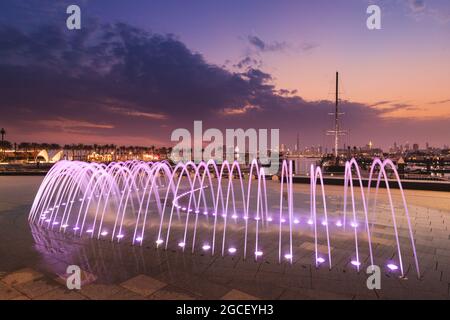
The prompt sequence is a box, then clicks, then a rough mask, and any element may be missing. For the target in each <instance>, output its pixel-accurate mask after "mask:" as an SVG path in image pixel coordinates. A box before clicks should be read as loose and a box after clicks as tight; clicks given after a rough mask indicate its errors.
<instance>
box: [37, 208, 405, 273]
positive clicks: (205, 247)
mask: <svg viewBox="0 0 450 320" xmlns="http://www.w3.org/2000/svg"><path fill="white" fill-rule="evenodd" d="M44 218H45V217H44ZM45 221H46V222H50V221H51V220H50V219H46V220H45ZM296 221H297V219H296V220H294V223H296ZM282 222H283V221H282ZM338 223H339V224H340V226H342V223H341V222H340V221H338V222H337V223H336V225H337V224H338ZM57 224H59V222H57V221H54V222H53V225H57ZM308 224H312V221H311V219H310V220H308ZM322 224H323V223H322ZM351 225H352V227H355V228H356V227H357V224H355V223H353V222H352V223H351ZM61 227H62V228H67V227H68V225H67V224H63V225H62V226H61ZM79 229H80V228H79V227H77V226H75V227H74V228H73V230H74V231H77V230H79ZM93 232H94V230H93V229H88V230H86V233H93ZM100 235H102V236H107V235H108V232H107V231H102V232H101V233H100ZM116 237H117V239H122V238H124V235H123V234H118V235H117V236H116ZM135 240H136V241H137V242H142V241H143V240H144V239H143V238H142V237H140V236H139V237H136V238H135ZM163 243H164V241H163V240H161V239H159V240H156V244H157V245H158V246H159V245H161V244H163ZM178 246H179V247H180V248H184V247H185V246H186V243H184V242H179V243H178ZM210 249H211V246H210V245H209V244H204V245H203V246H202V250H203V251H209V250H210ZM236 252H237V249H236V248H235V247H230V248H228V253H230V254H235V253H236ZM262 255H263V252H262V251H260V250H257V251H255V257H261V256H262ZM284 258H285V259H286V260H292V259H293V255H292V254H289V253H287V254H285V255H284ZM316 262H317V264H322V263H324V262H325V259H324V258H323V257H318V258H317V259H316ZM351 264H352V265H353V266H355V267H360V266H361V262H359V261H357V260H352V261H351ZM387 267H388V269H389V270H391V271H395V270H398V266H397V265H395V264H393V263H389V264H388V265H387Z"/></svg>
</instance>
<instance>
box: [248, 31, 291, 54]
mask: <svg viewBox="0 0 450 320" xmlns="http://www.w3.org/2000/svg"><path fill="white" fill-rule="evenodd" d="M247 40H248V42H249V43H250V44H251V45H252V46H253V47H254V48H255V49H257V50H258V51H260V52H277V51H283V50H285V49H286V48H288V47H289V45H288V44H287V43H286V42H278V41H274V42H270V43H269V42H265V41H263V40H262V39H261V38H259V37H258V36H253V35H249V36H248V37H247Z"/></svg>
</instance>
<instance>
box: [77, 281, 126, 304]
mask: <svg viewBox="0 0 450 320" xmlns="http://www.w3.org/2000/svg"><path fill="white" fill-rule="evenodd" d="M121 289H122V288H121V287H120V286H118V285H108V284H98V283H91V284H88V285H86V286H82V287H81V290H80V293H81V294H82V295H84V296H86V297H87V298H89V299H93V300H105V299H108V298H110V297H111V296H112V295H114V294H116V293H117V292H119V291H120V290H121Z"/></svg>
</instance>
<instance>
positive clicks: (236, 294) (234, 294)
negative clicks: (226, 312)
mask: <svg viewBox="0 0 450 320" xmlns="http://www.w3.org/2000/svg"><path fill="white" fill-rule="evenodd" d="M221 300H259V299H258V298H257V297H255V296H252V295H250V294H247V293H245V292H242V291H239V290H237V289H232V290H230V291H229V292H227V293H226V294H225V295H224V296H223V297H222V298H221Z"/></svg>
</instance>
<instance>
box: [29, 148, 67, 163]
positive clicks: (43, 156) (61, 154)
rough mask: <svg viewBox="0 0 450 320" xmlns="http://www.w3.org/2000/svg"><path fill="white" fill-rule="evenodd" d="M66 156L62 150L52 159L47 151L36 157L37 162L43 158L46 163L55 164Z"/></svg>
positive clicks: (42, 151)
mask: <svg viewBox="0 0 450 320" xmlns="http://www.w3.org/2000/svg"><path fill="white" fill-rule="evenodd" d="M63 156H64V152H63V150H60V151H58V152H56V153H55V154H54V155H53V156H52V157H51V158H50V155H49V154H48V152H47V150H45V149H44V150H41V151H40V152H39V153H38V154H37V156H36V159H35V160H36V161H37V160H38V158H43V159H44V162H49V163H55V162H58V161H59V160H61V159H62V158H63Z"/></svg>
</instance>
